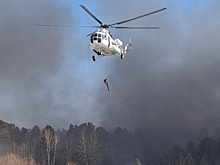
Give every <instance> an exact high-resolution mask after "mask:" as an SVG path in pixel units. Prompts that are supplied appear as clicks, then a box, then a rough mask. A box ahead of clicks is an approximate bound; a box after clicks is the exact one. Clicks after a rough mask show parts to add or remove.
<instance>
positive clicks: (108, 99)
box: [0, 0, 220, 131]
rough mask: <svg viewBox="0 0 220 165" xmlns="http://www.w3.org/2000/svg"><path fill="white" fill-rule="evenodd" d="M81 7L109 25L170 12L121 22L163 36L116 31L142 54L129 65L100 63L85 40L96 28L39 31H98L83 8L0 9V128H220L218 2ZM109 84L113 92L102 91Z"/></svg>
mask: <svg viewBox="0 0 220 165" xmlns="http://www.w3.org/2000/svg"><path fill="white" fill-rule="evenodd" d="M80 3H82V4H83V5H85V6H86V7H87V8H88V9H89V10H90V11H91V12H92V13H93V14H94V15H96V16H97V17H98V18H99V19H100V20H101V21H103V23H107V24H108V23H110V24H111V23H114V22H118V21H122V20H124V19H128V18H132V17H135V16H138V15H141V14H145V13H147V12H151V11H154V10H157V9H160V8H163V7H167V8H168V9H167V10H165V11H163V12H160V13H157V14H154V15H151V16H148V17H146V18H141V19H139V20H135V21H132V22H130V23H126V24H123V26H126V25H129V26H160V27H161V28H160V29H159V30H114V29H110V31H111V32H112V33H113V36H114V37H115V38H120V39H121V40H122V41H123V43H124V44H126V42H128V38H129V35H130V36H131V38H132V43H133V46H134V51H130V52H128V53H127V55H126V57H125V59H124V60H121V59H120V58H117V57H115V58H114V57H111V58H110V57H109V58H108V57H104V58H99V59H98V60H97V61H96V62H94V63H93V62H92V61H91V59H90V56H91V55H92V52H91V51H90V50H89V48H88V42H89V41H88V38H86V37H85V35H86V34H88V33H90V32H92V31H93V30H94V29H92V30H91V29H87V30H86V29H75V28H70V29H67V28H52V27H36V26H33V24H35V23H40V24H59V25H90V22H91V25H94V24H92V23H94V22H95V20H93V18H91V17H90V16H89V15H88V14H87V13H86V12H85V11H83V10H82V9H80V7H79V6H78V4H77V7H76V6H73V5H72V4H71V5H69V4H68V3H64V2H61V1H56V0H55V1H54V0H47V1H43V0H38V1H34V0H29V1H28V2H17V1H15V0H11V1H6V0H3V1H1V2H0V6H1V10H0V12H1V14H0V17H1V21H2V22H1V29H0V34H1V40H0V78H1V79H0V92H1V95H0V103H1V104H0V108H1V111H0V118H1V119H2V120H4V121H6V122H12V123H15V124H16V125H18V126H21V127H32V126H34V125H39V126H40V127H44V126H45V125H47V124H49V125H52V126H53V127H55V128H63V127H65V128H67V127H68V125H69V124H70V123H73V124H76V123H83V122H88V121H90V122H93V123H94V124H96V125H97V126H98V125H102V126H106V127H111V128H115V127H116V126H121V127H127V128H131V129H136V128H139V127H148V128H154V129H156V130H164V131H168V130H189V129H190V130H198V129H201V128H202V127H207V128H209V129H214V128H216V127H217V126H218V125H219V124H220V123H219V121H220V120H219V118H220V116H219V113H218V109H219V107H220V105H219V99H220V86H219V77H220V75H219V69H220V68H219V66H220V65H219V63H220V58H219V57H218V52H219V46H218V40H219V36H218V29H219V26H220V23H219V21H217V20H218V15H219V10H218V6H219V2H217V1H212V2H209V1H207V0H203V1H198V2H197V1H196V2H191V1H178V2H177V1H174V0H173V1H161V0H157V1H153V2H152V1H149V0H141V1H139V3H136V1H134V0H131V1H129V2H128V1H125V0H120V1H111V2H107V1H105V2H101V1H98V0H97V1H95V2H94V3H95V4H96V5H93V6H89V4H86V2H80ZM73 4H74V5H75V3H73ZM94 6H95V7H94ZM76 8H79V10H78V9H77V10H76V11H75V10H74V9H76ZM79 17H80V18H79ZM81 17H82V18H83V19H81ZM79 20H80V21H81V22H80V21H79ZM87 20H88V24H87ZM95 25H96V24H95ZM90 30H91V31H90ZM87 32H88V33H87ZM106 76H107V77H108V78H109V85H110V90H111V91H110V92H108V91H107V89H106V87H105V85H104V83H103V79H104V78H105V77H106Z"/></svg>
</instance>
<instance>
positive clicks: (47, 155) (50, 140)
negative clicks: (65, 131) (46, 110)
mask: <svg viewBox="0 0 220 165" xmlns="http://www.w3.org/2000/svg"><path fill="white" fill-rule="evenodd" d="M41 141H42V144H41V147H42V152H43V156H44V159H46V161H45V160H44V162H47V165H54V163H55V159H56V153H57V146H58V143H59V141H60V136H59V134H58V133H56V132H55V131H54V129H53V128H52V127H51V126H49V125H48V126H46V127H45V128H44V129H43V131H42V138H41Z"/></svg>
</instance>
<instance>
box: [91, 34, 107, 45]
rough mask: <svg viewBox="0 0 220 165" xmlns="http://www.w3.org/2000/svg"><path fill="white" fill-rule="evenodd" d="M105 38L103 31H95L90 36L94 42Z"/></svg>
mask: <svg viewBox="0 0 220 165" xmlns="http://www.w3.org/2000/svg"><path fill="white" fill-rule="evenodd" d="M104 38H105V35H104V34H103V33H94V34H92V35H91V37H90V42H91V43H93V42H98V43H100V42H101V41H102V39H104Z"/></svg>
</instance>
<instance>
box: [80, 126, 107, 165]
mask: <svg viewBox="0 0 220 165" xmlns="http://www.w3.org/2000/svg"><path fill="white" fill-rule="evenodd" d="M88 128H89V129H88ZM103 151H104V149H103V143H102V140H101V139H99V136H98V134H97V132H96V131H95V130H94V129H93V130H91V127H82V128H81V129H80V131H79V134H78V138H77V144H76V153H77V161H78V163H79V164H80V165H96V164H99V163H100V162H101V158H102V154H103Z"/></svg>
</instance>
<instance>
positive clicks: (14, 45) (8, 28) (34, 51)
mask: <svg viewBox="0 0 220 165" xmlns="http://www.w3.org/2000/svg"><path fill="white" fill-rule="evenodd" d="M0 6H1V11H0V13H1V14H0V17H1V29H0V34H1V39H0V91H1V99H0V102H1V111H0V118H1V119H2V120H4V121H6V122H12V123H14V124H16V125H19V126H24V127H29V126H30V127H32V126H33V125H34V124H40V125H41V123H42V126H43V124H46V123H48V124H54V125H55V122H56V120H58V119H57V114H56V113H57V111H58V109H59V111H62V108H61V107H57V106H54V105H57V104H59V102H58V101H59V98H57V100H58V101H57V100H56V98H55V94H54V93H58V91H59V90H58V87H59V86H60V81H57V80H56V76H57V75H59V74H60V72H61V70H62V67H63V62H64V60H65V56H66V54H65V53H66V52H65V41H66V42H68V41H70V37H68V35H69V36H71V35H72V32H73V31H74V30H73V29H71V31H70V30H67V29H65V30H64V29H61V28H47V27H36V26H34V25H33V24H34V23H42V24H61V25H63V24H70V23H72V24H73V23H74V20H73V18H72V11H71V8H70V7H69V6H68V5H64V4H62V3H61V2H60V1H57V0H55V1H54V0H47V1H46V2H45V1H44V0H38V1H34V0H29V1H16V0H11V1H7V0H3V1H1V2H0ZM66 47H67V46H66ZM72 69H73V70H74V66H73V67H72ZM55 80H56V81H55ZM60 93H61V92H60ZM63 93H64V92H63ZM59 97H61V96H59ZM61 98H62V97H61ZM53 106H54V107H53ZM52 109H53V110H54V111H52ZM51 111H52V112H51ZM61 113H62V112H61ZM52 120H54V121H52Z"/></svg>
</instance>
